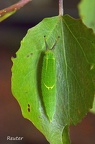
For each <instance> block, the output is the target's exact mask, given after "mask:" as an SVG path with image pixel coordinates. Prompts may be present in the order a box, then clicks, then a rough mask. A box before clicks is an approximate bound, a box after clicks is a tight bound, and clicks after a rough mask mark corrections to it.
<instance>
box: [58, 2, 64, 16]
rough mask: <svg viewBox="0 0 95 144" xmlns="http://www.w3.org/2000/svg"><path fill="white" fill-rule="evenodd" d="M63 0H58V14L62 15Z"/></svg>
mask: <svg viewBox="0 0 95 144" xmlns="http://www.w3.org/2000/svg"><path fill="white" fill-rule="evenodd" d="M63 12H64V10H63V0H59V15H60V16H63Z"/></svg>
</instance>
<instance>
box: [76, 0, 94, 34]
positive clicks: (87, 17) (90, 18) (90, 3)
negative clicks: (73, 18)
mask: <svg viewBox="0 0 95 144" xmlns="http://www.w3.org/2000/svg"><path fill="white" fill-rule="evenodd" d="M79 15H80V17H81V18H82V20H83V22H84V24H86V25H87V26H88V27H90V28H92V29H93V30H94V32H95V0H81V2H80V4H79Z"/></svg>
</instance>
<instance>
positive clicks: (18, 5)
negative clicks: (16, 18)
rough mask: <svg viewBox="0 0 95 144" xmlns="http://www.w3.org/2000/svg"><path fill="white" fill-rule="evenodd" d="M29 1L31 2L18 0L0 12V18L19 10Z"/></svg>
mask: <svg viewBox="0 0 95 144" xmlns="http://www.w3.org/2000/svg"><path fill="white" fill-rule="evenodd" d="M30 1H31V0H20V1H19V2H17V3H15V4H13V5H11V6H9V7H7V8H4V9H2V10H0V17H2V16H4V15H5V14H6V13H9V12H13V11H16V10H18V9H20V8H21V7H23V6H24V5H25V4H27V3H28V2H30Z"/></svg>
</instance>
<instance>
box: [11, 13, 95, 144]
mask: <svg viewBox="0 0 95 144" xmlns="http://www.w3.org/2000/svg"><path fill="white" fill-rule="evenodd" d="M44 36H46V41H47V43H48V45H49V48H52V45H53V44H54V42H55V40H56V38H57V37H58V36H60V39H59V40H58V42H57V46H56V48H55V49H54V51H53V53H54V55H55V59H56V79H57V80H56V108H55V113H54V117H53V119H52V121H51V122H50V121H49V119H48V117H47V114H46V113H45V108H44V103H43V99H42V91H41V71H42V63H43V56H44V52H45V51H46V47H45V41H44ZM94 55H95V36H94V34H93V32H92V30H89V29H87V28H86V27H85V26H84V25H83V23H82V22H81V21H80V20H75V19H73V18H71V17H70V16H68V15H65V16H63V17H61V16H56V17H52V18H45V19H44V20H43V21H42V22H40V23H39V24H38V25H36V26H35V27H33V28H31V29H29V31H28V33H27V34H26V36H25V38H24V39H23V40H22V42H21V47H20V49H19V50H18V52H17V53H16V58H13V59H12V60H13V67H12V92H13V95H14V96H15V98H16V99H17V101H18V102H19V104H20V106H21V110H22V114H23V116H24V117H25V118H27V119H29V120H30V121H31V122H32V123H33V124H34V125H35V126H36V127H37V128H38V129H39V130H40V131H41V132H42V133H43V134H44V135H45V137H46V138H47V140H48V141H49V142H50V143H51V144H63V143H64V144H69V137H68V134H67V133H68V130H67V128H66V127H67V126H68V125H70V124H77V123H78V122H79V121H80V120H81V119H82V118H83V117H84V116H85V115H86V114H87V112H88V111H89V109H90V108H91V107H92V103H93V98H94V86H93V81H92V79H93V73H92V71H94V69H95V68H94V67H95V66H94V64H95V58H94V57H95V56H94ZM51 104H52V101H51ZM65 137H66V139H67V141H66V139H65Z"/></svg>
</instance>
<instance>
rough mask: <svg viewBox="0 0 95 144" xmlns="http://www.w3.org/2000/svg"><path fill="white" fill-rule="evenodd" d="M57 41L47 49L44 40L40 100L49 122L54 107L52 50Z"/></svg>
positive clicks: (54, 89) (53, 59) (54, 69)
mask: <svg viewBox="0 0 95 144" xmlns="http://www.w3.org/2000/svg"><path fill="white" fill-rule="evenodd" d="M44 38H45V36H44ZM58 38H59V37H58ZM57 40H58V39H57ZM57 40H56V41H55V43H54V45H53V46H52V48H51V49H49V47H48V45H47V42H46V39H45V45H46V51H45V55H44V57H43V65H42V73H41V78H42V79H41V90H42V98H43V103H44V108H45V112H46V115H47V117H48V119H49V121H52V118H53V116H54V112H55V106H56V59H55V56H54V53H53V49H54V48H55V46H56V43H57Z"/></svg>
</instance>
